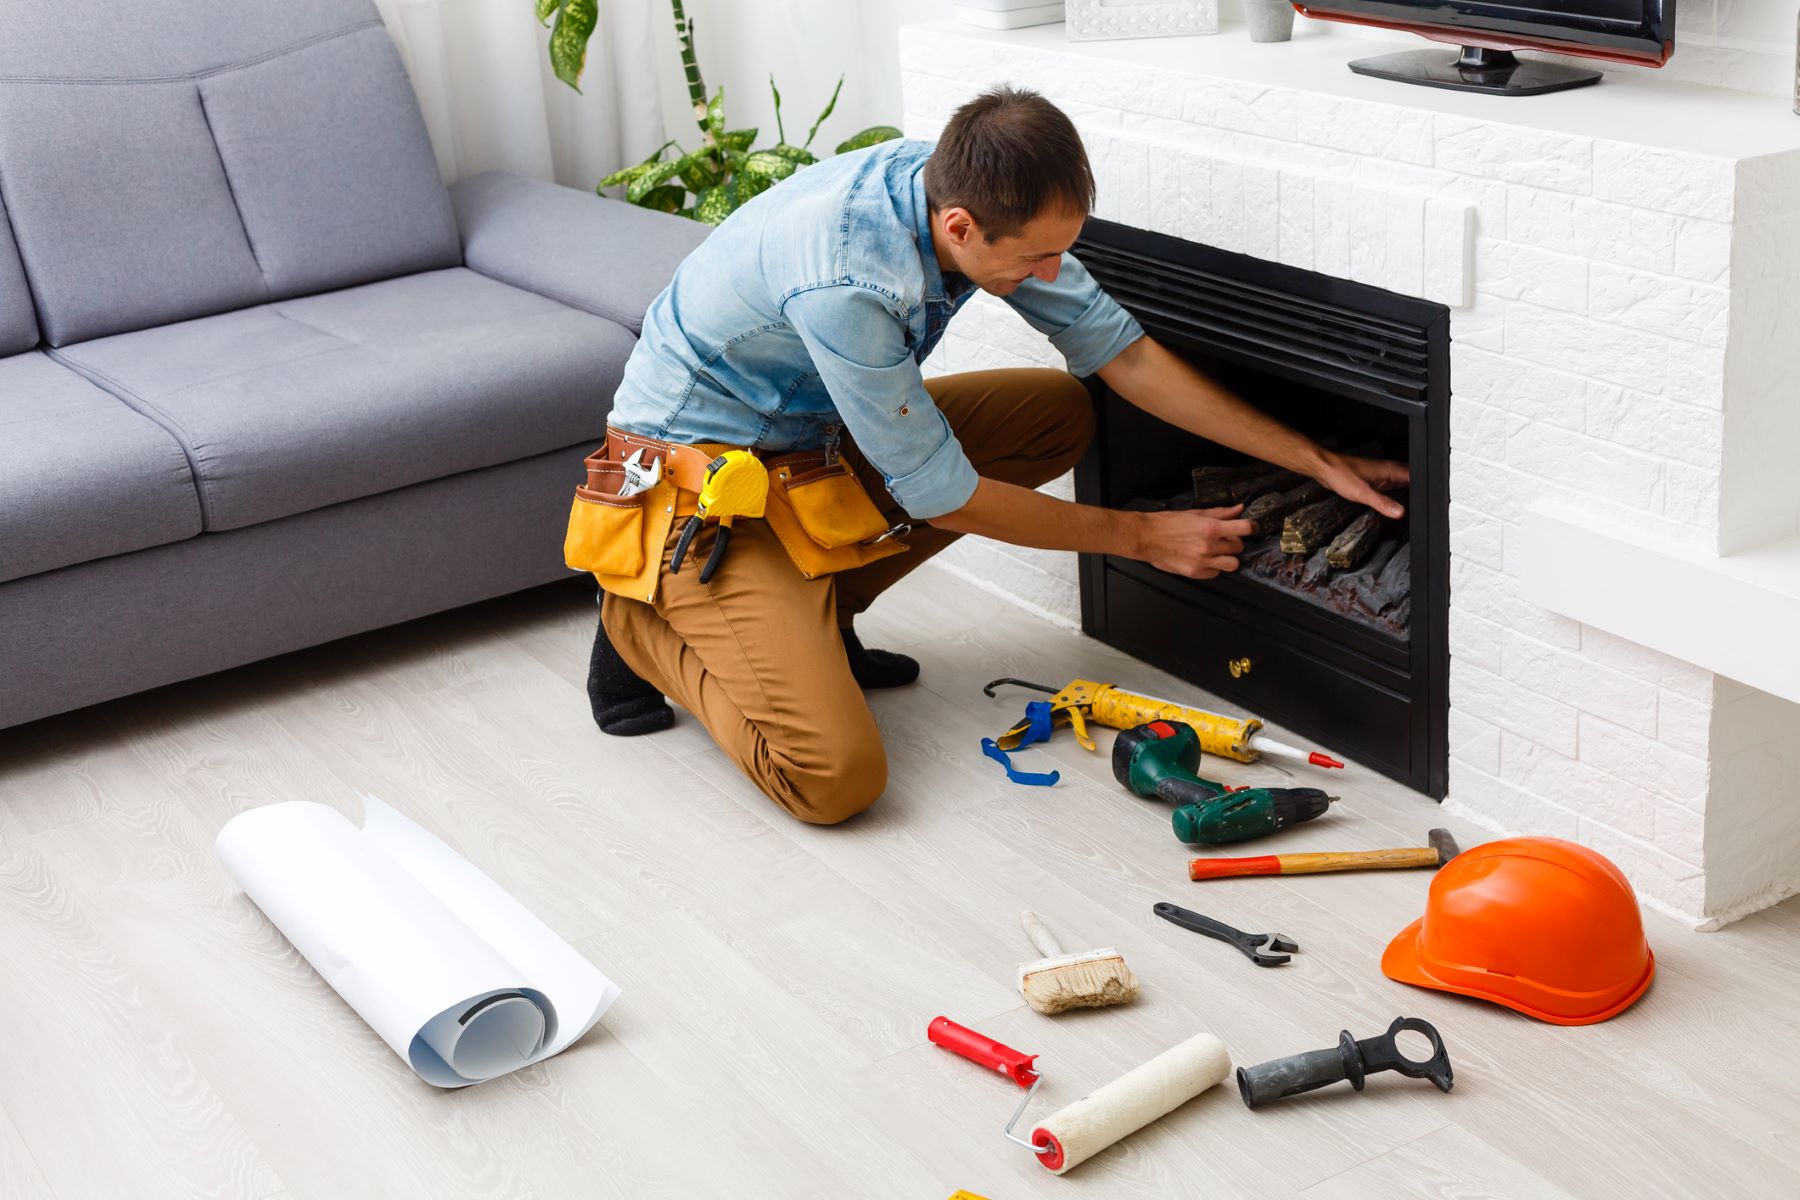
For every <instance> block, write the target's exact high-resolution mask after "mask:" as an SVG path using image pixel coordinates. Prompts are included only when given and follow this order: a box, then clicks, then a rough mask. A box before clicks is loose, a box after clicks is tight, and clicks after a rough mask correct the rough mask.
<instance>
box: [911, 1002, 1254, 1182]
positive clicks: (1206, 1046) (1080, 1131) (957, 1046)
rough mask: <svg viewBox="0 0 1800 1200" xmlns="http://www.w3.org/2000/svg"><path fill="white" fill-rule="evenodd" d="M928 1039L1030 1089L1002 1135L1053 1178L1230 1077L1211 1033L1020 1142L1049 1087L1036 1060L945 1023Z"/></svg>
mask: <svg viewBox="0 0 1800 1200" xmlns="http://www.w3.org/2000/svg"><path fill="white" fill-rule="evenodd" d="M926 1037H928V1038H929V1039H930V1040H931V1041H932V1043H934V1044H935V1045H938V1046H942V1047H943V1048H944V1049H946V1050H950V1051H952V1052H954V1053H956V1054H960V1055H962V1056H963V1057H964V1058H967V1059H969V1060H970V1061H971V1062H976V1063H980V1064H981V1065H982V1066H984V1067H987V1068H988V1069H989V1070H993V1071H998V1072H999V1073H1000V1074H1002V1075H1005V1076H1006V1077H1007V1078H1008V1079H1010V1080H1012V1081H1013V1082H1014V1083H1016V1084H1017V1085H1019V1086H1020V1087H1023V1088H1026V1089H1027V1090H1026V1092H1025V1096H1024V1098H1023V1099H1022V1100H1020V1101H1019V1106H1018V1108H1016V1109H1014V1110H1013V1115H1012V1119H1011V1120H1009V1121H1008V1122H1007V1123H1006V1128H1005V1130H1004V1131H1003V1132H1004V1134H1005V1136H1006V1138H1007V1140H1008V1141H1011V1142H1015V1143H1017V1144H1018V1145H1021V1146H1024V1147H1025V1148H1026V1149H1028V1150H1030V1151H1031V1152H1032V1153H1033V1154H1034V1155H1036V1156H1037V1160H1038V1161H1039V1162H1040V1163H1042V1164H1043V1165H1044V1167H1045V1169H1046V1170H1048V1171H1050V1172H1051V1173H1052V1174H1055V1175H1061V1174H1062V1173H1063V1172H1065V1171H1067V1170H1069V1169H1071V1168H1073V1167H1077V1166H1080V1165H1081V1164H1082V1163H1084V1162H1086V1161H1087V1160H1088V1159H1090V1158H1092V1157H1093V1156H1094V1155H1096V1154H1098V1153H1100V1151H1102V1150H1104V1149H1106V1148H1107V1147H1108V1146H1110V1145H1112V1144H1113V1143H1114V1142H1117V1141H1120V1140H1122V1139H1124V1138H1127V1137H1129V1136H1131V1135H1132V1134H1133V1133H1136V1132H1137V1131H1138V1130H1140V1129H1142V1128H1143V1127H1144V1126H1146V1125H1148V1124H1150V1123H1151V1122H1152V1121H1155V1120H1157V1119H1158V1118H1160V1117H1164V1116H1167V1115H1168V1114H1169V1113H1171V1112H1174V1111H1175V1110H1176V1109H1177V1108H1180V1107H1181V1106H1182V1105H1183V1104H1186V1103H1187V1102H1188V1101H1189V1100H1192V1099H1193V1098H1194V1097H1195V1096H1198V1095H1199V1094H1200V1093H1201V1092H1204V1091H1205V1090H1206V1089H1207V1088H1210V1087H1212V1086H1213V1085H1214V1084H1216V1083H1219V1082H1220V1081H1221V1080H1223V1079H1224V1078H1225V1077H1226V1076H1227V1075H1229V1074H1230V1073H1231V1056H1230V1055H1228V1054H1227V1053H1226V1052H1225V1046H1224V1043H1222V1042H1220V1041H1219V1039H1218V1038H1216V1037H1214V1036H1213V1035H1212V1034H1210V1033H1197V1034H1195V1035H1194V1036H1193V1037H1191V1038H1189V1039H1187V1041H1185V1042H1181V1043H1179V1044H1178V1045H1175V1046H1172V1047H1170V1048H1169V1049H1167V1050H1165V1051H1163V1052H1162V1053H1161V1054H1159V1055H1157V1056H1156V1057H1155V1058H1153V1059H1151V1060H1150V1061H1149V1062H1146V1063H1143V1064H1142V1065H1140V1066H1137V1067H1134V1068H1132V1069H1131V1070H1129V1071H1127V1072H1125V1074H1123V1075H1121V1076H1119V1077H1118V1078H1117V1079H1115V1080H1113V1081H1112V1082H1111V1083H1108V1084H1106V1085H1105V1086H1103V1087H1101V1088H1099V1089H1098V1090H1097V1091H1094V1092H1092V1093H1090V1094H1089V1095H1087V1096H1084V1097H1082V1098H1081V1099H1080V1100H1077V1101H1075V1103H1073V1104H1069V1105H1066V1106H1064V1107H1063V1108H1059V1109H1057V1110H1056V1111H1055V1112H1053V1113H1051V1114H1050V1115H1049V1116H1048V1117H1045V1118H1044V1119H1043V1120H1042V1121H1039V1122H1038V1123H1037V1124H1036V1125H1035V1126H1033V1128H1032V1130H1031V1136H1030V1137H1021V1136H1019V1134H1017V1133H1015V1132H1014V1128H1015V1127H1016V1126H1017V1125H1018V1123H1019V1118H1020V1117H1021V1116H1023V1115H1024V1113H1025V1109H1026V1108H1027V1107H1028V1106H1029V1105H1030V1104H1031V1099H1032V1097H1033V1096H1035V1095H1037V1090H1038V1087H1039V1085H1041V1084H1042V1083H1043V1081H1044V1080H1043V1076H1042V1075H1041V1074H1040V1073H1039V1072H1038V1070H1037V1068H1036V1066H1035V1065H1034V1060H1035V1059H1036V1058H1037V1057H1038V1056H1037V1055H1035V1054H1022V1053H1020V1052H1019V1051H1017V1050H1014V1049H1012V1048H1011V1047H1010V1046H1006V1045H1003V1044H1001V1043H1000V1042H997V1041H995V1040H994V1039H992V1038H990V1037H987V1036H985V1035H984V1034H980V1033H977V1032H976V1031H975V1030H973V1029H969V1028H967V1027H965V1026H962V1025H958V1024H957V1023H956V1022H955V1021H952V1020H951V1019H950V1018H948V1017H938V1018H936V1019H935V1020H933V1021H932V1022H931V1025H930V1027H929V1028H928V1029H927V1030H926Z"/></svg>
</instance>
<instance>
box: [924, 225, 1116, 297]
mask: <svg viewBox="0 0 1800 1200" xmlns="http://www.w3.org/2000/svg"><path fill="white" fill-rule="evenodd" d="M1086 220H1087V217H1086V215H1085V214H1083V213H1078V212H1066V211H1064V210H1062V209H1053V210H1051V211H1048V212H1042V213H1039V214H1038V215H1037V216H1035V217H1033V218H1032V219H1031V220H1030V221H1028V222H1026V223H1025V226H1024V228H1022V229H1020V230H1019V231H1018V232H1017V233H1015V234H1013V235H1012V236H1010V237H1003V238H997V239H995V240H994V241H991V242H990V241H988V240H987V237H986V236H985V235H984V234H983V233H982V232H981V227H980V226H979V225H977V224H976V223H975V218H974V217H972V216H970V215H969V212H968V210H967V209H963V208H952V209H948V210H946V211H944V212H940V213H938V214H936V221H935V224H936V226H937V228H936V229H935V230H934V231H933V234H934V237H935V239H936V241H937V244H938V246H939V247H940V248H941V249H942V250H943V257H947V258H949V259H950V264H951V266H952V267H953V269H954V270H956V271H959V272H961V273H962V274H963V275H964V276H966V277H967V278H968V280H969V282H971V283H973V284H974V285H975V286H976V287H978V288H980V289H981V290H982V291H984V292H988V293H990V294H991V295H995V296H1009V295H1011V294H1012V293H1013V292H1014V291H1016V290H1017V289H1018V286H1019V285H1020V284H1021V283H1024V282H1025V281H1026V280H1027V279H1030V278H1031V277H1033V276H1036V277H1037V278H1039V279H1042V280H1043V281H1044V282H1046V283H1049V282H1051V281H1053V280H1054V279H1055V278H1056V272H1057V270H1058V268H1060V267H1061V266H1062V256H1063V252H1064V251H1066V250H1068V248H1069V247H1070V246H1073V245H1074V244H1075V238H1076V237H1077V235H1079V234H1080V233H1081V226H1082V223H1083V222H1084V221H1086Z"/></svg>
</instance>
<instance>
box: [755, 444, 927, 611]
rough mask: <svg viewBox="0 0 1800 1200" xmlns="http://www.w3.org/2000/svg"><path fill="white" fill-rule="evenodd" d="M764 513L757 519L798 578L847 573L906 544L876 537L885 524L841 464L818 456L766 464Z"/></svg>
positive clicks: (782, 458)
mask: <svg viewBox="0 0 1800 1200" xmlns="http://www.w3.org/2000/svg"><path fill="white" fill-rule="evenodd" d="M768 468H769V477H770V481H771V482H772V483H773V484H774V485H775V486H773V487H771V488H770V489H769V503H768V508H767V509H766V510H765V511H764V513H763V518H764V519H765V520H766V521H768V523H769V528H770V529H772V530H773V531H774V533H775V536H776V537H777V538H778V539H780V541H781V545H782V548H783V549H784V550H786V551H787V556H788V557H789V558H790V559H792V560H793V563H794V566H795V567H796V568H798V569H799V571H800V574H801V575H803V576H805V577H806V578H808V579H817V578H818V577H819V576H821V575H830V574H833V573H835V572H837V571H848V570H850V569H852V568H854V567H860V566H863V565H864V564H866V563H872V562H875V561H877V560H878V559H883V558H888V557H890V556H892V555H895V554H900V553H903V552H904V551H905V550H906V544H905V543H904V542H901V541H897V540H896V539H894V538H891V537H890V538H883V539H882V540H880V541H877V540H876V539H878V538H882V535H883V534H884V533H886V532H887V530H888V524H887V521H886V520H885V519H884V518H883V517H882V515H881V510H879V509H878V508H876V507H875V502H874V501H873V500H871V499H869V494H868V492H866V491H864V490H863V486H862V481H861V480H859V479H857V477H856V475H855V473H854V472H852V471H851V470H850V468H849V467H848V466H847V465H846V464H845V463H844V462H843V461H842V460H835V461H831V462H827V461H826V459H825V456H824V455H823V454H819V453H816V452H814V453H805V454H788V455H781V456H779V457H776V458H771V459H769V460H768Z"/></svg>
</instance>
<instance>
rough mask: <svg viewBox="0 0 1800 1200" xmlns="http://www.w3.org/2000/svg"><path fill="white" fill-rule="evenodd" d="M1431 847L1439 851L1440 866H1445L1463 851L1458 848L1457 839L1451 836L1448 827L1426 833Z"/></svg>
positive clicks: (1426, 838)
mask: <svg viewBox="0 0 1800 1200" xmlns="http://www.w3.org/2000/svg"><path fill="white" fill-rule="evenodd" d="M1425 840H1426V841H1427V842H1429V843H1430V844H1431V848H1432V849H1433V850H1436V851H1437V852H1438V866H1440V867H1441V866H1443V865H1444V864H1445V863H1447V862H1449V861H1450V860H1451V859H1453V858H1455V857H1456V856H1457V855H1458V854H1461V853H1462V851H1461V850H1459V849H1458V848H1457V845H1456V839H1455V838H1453V837H1451V836H1450V831H1449V830H1448V829H1434V830H1432V831H1431V832H1430V833H1428V834H1426V835H1425Z"/></svg>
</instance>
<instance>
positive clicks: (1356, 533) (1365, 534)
mask: <svg viewBox="0 0 1800 1200" xmlns="http://www.w3.org/2000/svg"><path fill="white" fill-rule="evenodd" d="M1380 540H1381V515H1380V514H1379V513H1377V512H1376V511H1375V510H1374V509H1370V510H1369V511H1368V512H1365V513H1364V514H1363V515H1362V516H1360V517H1358V518H1356V520H1354V521H1352V522H1350V524H1349V525H1348V526H1346V527H1345V529H1344V531H1343V532H1342V533H1340V534H1338V535H1337V536H1336V537H1334V538H1332V539H1331V545H1329V546H1327V547H1326V548H1325V558H1326V560H1327V561H1328V562H1330V563H1331V565H1332V566H1334V567H1336V568H1337V569H1338V570H1340V571H1347V570H1349V569H1350V568H1351V567H1354V566H1355V565H1356V564H1357V563H1359V562H1361V561H1362V560H1363V559H1364V557H1366V556H1367V555H1368V553H1369V551H1371V550H1373V549H1374V548H1375V543H1376V542H1378V541H1380Z"/></svg>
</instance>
